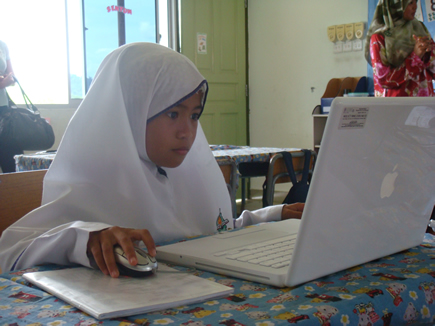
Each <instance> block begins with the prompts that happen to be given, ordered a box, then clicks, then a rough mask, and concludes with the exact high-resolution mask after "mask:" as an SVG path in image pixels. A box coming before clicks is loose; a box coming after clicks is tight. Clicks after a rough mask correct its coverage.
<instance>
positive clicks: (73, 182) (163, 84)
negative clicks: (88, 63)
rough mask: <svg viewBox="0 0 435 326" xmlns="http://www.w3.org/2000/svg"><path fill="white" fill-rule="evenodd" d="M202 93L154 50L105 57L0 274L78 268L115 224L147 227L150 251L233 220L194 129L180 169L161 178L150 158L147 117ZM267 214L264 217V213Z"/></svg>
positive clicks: (161, 50)
mask: <svg viewBox="0 0 435 326" xmlns="http://www.w3.org/2000/svg"><path fill="white" fill-rule="evenodd" d="M199 89H202V90H203V93H204V97H203V104H204V103H205V99H206V94H207V82H206V81H205V80H204V77H203V76H201V74H200V73H199V72H198V70H197V69H196V67H195V66H194V65H193V63H192V62H191V61H190V60H189V59H187V58H186V57H184V56H183V55H181V54H179V53H177V52H175V51H173V50H170V49H168V48H166V47H163V46H160V45H157V44H153V43H132V44H128V45H125V46H123V47H120V48H118V49H116V50H115V51H113V52H112V53H110V54H109V55H108V56H107V57H106V58H105V59H104V61H103V62H102V64H101V66H100V68H99V70H98V71H97V73H96V75H95V77H94V80H93V83H92V86H91V88H90V90H89V92H88V94H87V95H86V97H85V98H84V99H83V102H82V104H81V105H80V107H79V108H78V109H77V111H76V113H75V114H74V116H73V118H72V119H71V121H70V123H69V125H68V127H67V130H66V132H65V135H64V137H63V139H62V141H61V144H60V147H59V149H58V152H57V154H56V158H55V159H54V161H53V163H52V165H51V166H50V169H49V170H48V172H47V174H46V177H45V179H44V189H43V198H42V206H41V207H40V208H38V209H36V210H34V211H32V212H30V213H29V214H27V215H26V216H24V217H23V218H21V219H20V220H19V221H18V222H16V223H14V224H13V225H12V226H10V227H9V228H8V229H7V230H5V231H4V232H3V234H2V236H1V238H0V267H1V268H2V269H3V271H8V270H11V269H23V268H27V267H31V266H34V265H37V264H46V263H55V264H62V265H71V264H81V265H84V266H89V267H90V261H89V258H88V257H87V255H86V247H87V242H88V238H89V233H90V232H93V231H98V230H102V229H105V228H108V227H110V226H114V225H118V226H121V227H126V228H135V229H148V230H149V231H150V233H151V235H152V237H153V239H154V241H155V242H156V243H159V242H164V241H169V240H175V239H181V238H186V237H189V236H194V235H200V234H210V233H214V232H216V230H217V221H218V218H219V214H221V218H222V217H223V218H224V219H225V220H231V219H232V215H231V203H230V198H229V194H228V191H227V188H226V185H225V181H224V179H223V176H222V173H221V172H220V169H219V167H218V165H217V163H216V160H215V158H214V157H213V155H212V153H211V151H210V148H209V145H208V143H207V140H206V138H205V135H204V133H203V131H202V128H201V126H200V124H199V125H198V131H197V136H196V139H195V142H194V144H193V146H192V148H191V150H190V151H189V153H188V155H187V156H186V158H185V160H184V161H183V163H182V164H181V165H180V166H178V167H176V168H172V169H169V168H165V169H164V170H165V172H166V174H167V176H164V175H162V174H160V173H159V172H158V169H157V167H156V165H155V164H154V163H153V162H151V161H150V160H149V158H148V156H147V152H146V147H145V133H146V125H147V121H148V120H149V119H152V118H153V117H155V116H157V115H159V114H161V113H162V112H164V111H165V110H167V109H169V108H171V107H173V106H175V105H176V104H178V103H180V102H182V101H184V99H186V98H187V97H189V96H191V95H193V94H194V93H196V92H197V91H198V90H199ZM281 209H282V208H281V206H277V207H273V208H269V209H264V210H260V211H259V212H245V213H244V214H242V217H241V218H239V220H238V221H237V222H236V225H237V226H245V225H247V224H251V223H257V222H260V221H266V220H278V219H280V217H281ZM267 212H269V213H267Z"/></svg>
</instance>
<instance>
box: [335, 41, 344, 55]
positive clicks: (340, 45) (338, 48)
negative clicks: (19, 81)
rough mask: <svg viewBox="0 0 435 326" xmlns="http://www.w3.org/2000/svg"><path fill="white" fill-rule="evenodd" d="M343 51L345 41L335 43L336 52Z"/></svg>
mask: <svg viewBox="0 0 435 326" xmlns="http://www.w3.org/2000/svg"><path fill="white" fill-rule="evenodd" d="M341 52H343V42H336V43H334V53H341Z"/></svg>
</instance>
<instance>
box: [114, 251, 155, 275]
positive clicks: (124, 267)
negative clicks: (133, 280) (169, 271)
mask: <svg viewBox="0 0 435 326" xmlns="http://www.w3.org/2000/svg"><path fill="white" fill-rule="evenodd" d="M134 249H135V251H136V257H137V265H136V266H133V265H130V263H129V262H128V259H127V255H126V254H125V253H124V250H123V249H122V248H121V247H120V246H115V247H114V254H115V260H116V264H117V265H118V269H119V273H120V274H121V275H125V276H132V277H144V276H150V275H153V274H155V272H156V271H157V261H156V259H155V258H154V257H152V256H150V255H149V254H148V253H147V252H146V251H145V250H142V249H140V248H138V247H134Z"/></svg>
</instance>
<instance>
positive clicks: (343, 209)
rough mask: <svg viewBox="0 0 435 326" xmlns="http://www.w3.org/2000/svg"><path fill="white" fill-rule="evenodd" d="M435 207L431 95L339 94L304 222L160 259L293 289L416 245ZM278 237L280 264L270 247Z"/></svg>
mask: <svg viewBox="0 0 435 326" xmlns="http://www.w3.org/2000/svg"><path fill="white" fill-rule="evenodd" d="M434 204H435V99H433V98H336V99H335V100H334V101H333V103H332V107H331V111H330V113H329V116H328V119H327V124H326V128H325V131H324V135H323V139H322V143H321V148H320V152H319V156H318V159H317V163H316V167H315V170H314V174H313V178H312V182H311V186H310V191H309V194H308V198H307V201H306V205H305V210H304V212H303V216H302V220H301V221H298V220H287V221H280V222H271V223H266V224H262V225H259V226H255V227H250V228H246V229H242V230H234V231H232V232H225V233H223V234H216V235H213V236H208V237H203V238H199V239H194V240H190V241H186V242H180V243H176V244H172V245H167V246H162V247H158V248H157V259H158V260H161V261H167V262H171V263H174V264H178V265H185V266H191V267H196V268H198V269H202V270H206V271H211V272H215V273H221V274H224V275H228V276H232V277H238V278H242V279H246V280H251V281H256V282H260V283H265V284H271V285H275V286H279V287H281V286H294V285H298V284H301V283H304V282H307V281H310V280H313V279H316V278H319V277H322V276H325V275H328V274H331V273H334V272H337V271H341V270H343V269H346V268H350V267H352V266H355V265H359V264H362V263H365V262H369V261H371V260H374V259H377V258H380V257H384V256H387V255H390V254H393V253H396V252H399V251H402V250H405V249H408V248H410V247H413V246H417V245H419V244H420V243H421V242H422V239H423V236H424V233H425V230H426V227H427V224H428V222H429V218H430V214H431V212H432V209H433V207H434ZM289 234H290V235H291V234H293V236H295V235H296V234H298V237H297V239H296V240H292V239H291V236H290V238H289V239H288V237H289ZM283 239H284V240H285V241H284V243H285V246H284V249H280V250H281V253H282V252H284V253H285V254H286V258H285V259H284V261H283V260H282V258H277V257H278V256H276V254H275V253H273V252H272V250H273V248H274V247H279V246H278V245H275V244H272V242H273V241H276V240H283ZM271 241H272V242H271ZM257 242H259V244H257ZM244 246H248V249H243V247H244ZM258 247H260V249H261V250H263V251H265V252H266V256H268V258H271V259H272V263H270V262H267V259H265V257H263V258H261V256H260V255H258V253H257V252H256V250H257V248H258ZM227 251H230V253H229V256H230V257H229V258H228V257H227V254H226V252H227ZM246 256H248V257H247V258H246ZM279 259H281V260H279ZM280 262H281V263H280ZM258 263H260V264H258ZM267 265H270V266H267Z"/></svg>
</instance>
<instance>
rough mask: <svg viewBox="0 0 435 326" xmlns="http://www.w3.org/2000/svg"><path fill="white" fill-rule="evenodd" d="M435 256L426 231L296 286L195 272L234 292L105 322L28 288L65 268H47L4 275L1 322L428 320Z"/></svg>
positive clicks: (81, 325)
mask: <svg viewBox="0 0 435 326" xmlns="http://www.w3.org/2000/svg"><path fill="white" fill-rule="evenodd" d="M434 259H435V237H434V236H432V235H429V234H426V236H425V240H424V242H423V244H422V245H420V246H418V247H415V248H412V249H410V250H407V251H405V252H402V253H398V254H395V255H391V256H388V257H385V258H382V259H379V260H377V261H373V262H370V263H367V264H363V265H361V266H357V267H354V268H352V269H348V270H345V271H342V272H339V273H335V274H333V275H330V276H327V277H324V278H321V279H318V280H316V281H313V282H308V283H305V284H302V285H300V286H297V287H292V288H275V287H272V286H266V285H263V284H258V283H252V282H247V281H243V280H240V279H236V278H229V277H225V276H222V275H216V274H213V273H208V272H202V271H197V272H196V273H195V274H196V275H198V276H199V277H203V278H207V279H210V280H213V281H215V282H219V283H221V284H226V285H228V286H231V287H234V293H233V295H231V296H229V297H226V298H222V299H218V300H211V301H208V302H204V303H201V304H194V305H190V306H182V307H177V308H174V309H168V310H165V311H159V312H154V313H148V314H144V315H138V316H132V317H128V318H119V319H114V320H105V321H97V320H95V319H93V318H92V317H90V316H88V315H86V314H84V313H82V312H80V311H79V310H78V309H76V308H74V307H71V306H70V305H68V304H66V303H65V302H63V301H62V300H59V299H57V298H56V297H53V296H51V295H50V294H48V293H46V292H44V291H42V290H40V289H38V288H36V287H32V286H29V284H28V283H26V281H25V280H24V279H23V278H22V277H21V275H22V274H23V273H24V272H29V271H36V270H49V269H55V268H61V267H56V266H41V267H35V268H32V269H28V270H21V271H17V272H11V273H4V274H2V275H0V321H1V324H2V325H16V326H21V325H30V324H34V325H50V326H61V325H62V326H85V325H99V324H104V325H113V326H128V325H132V324H136V325H177V326H178V325H204V326H205V325H258V326H260V325H261V326H262V325H267V326H272V325H288V324H289V323H291V324H293V323H297V324H298V325H302V326H303V325H345V326H346V325H358V323H359V325H369V324H371V325H406V324H419V325H428V324H432V323H433V322H434V319H435V281H434V277H435V260H434ZM179 269H182V268H179ZM144 295H146V293H144Z"/></svg>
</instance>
